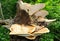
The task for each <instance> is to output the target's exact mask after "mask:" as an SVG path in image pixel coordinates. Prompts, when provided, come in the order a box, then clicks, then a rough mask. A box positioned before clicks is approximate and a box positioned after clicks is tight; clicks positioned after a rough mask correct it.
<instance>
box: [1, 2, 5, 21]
mask: <svg viewBox="0 0 60 41" xmlns="http://www.w3.org/2000/svg"><path fill="white" fill-rule="evenodd" d="M0 11H1V15H2V19H3V20H4V15H3V12H2V7H1V3H0Z"/></svg>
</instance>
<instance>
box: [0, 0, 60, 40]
mask: <svg viewBox="0 0 60 41" xmlns="http://www.w3.org/2000/svg"><path fill="white" fill-rule="evenodd" d="M17 1H18V0H0V2H1V4H2V12H3V14H4V18H5V19H8V18H10V17H12V18H14V16H15V14H16V4H17ZM23 1H24V2H27V3H30V4H38V3H45V4H46V7H45V8H44V9H45V10H47V11H48V12H49V15H47V16H46V18H48V19H57V20H56V21H55V22H52V23H51V24H49V25H48V28H49V29H50V33H46V34H43V35H41V38H40V41H60V0H23ZM1 18H2V16H1V14H0V19H1ZM9 32H10V31H9V30H8V29H6V28H4V27H2V25H0V41H10V40H9V39H10V37H9Z"/></svg>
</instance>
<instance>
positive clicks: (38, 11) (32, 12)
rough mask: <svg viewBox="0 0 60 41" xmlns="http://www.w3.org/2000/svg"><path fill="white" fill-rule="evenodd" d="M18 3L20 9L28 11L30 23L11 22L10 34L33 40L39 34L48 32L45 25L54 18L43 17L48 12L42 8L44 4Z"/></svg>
mask: <svg viewBox="0 0 60 41" xmlns="http://www.w3.org/2000/svg"><path fill="white" fill-rule="evenodd" d="M18 4H19V7H20V9H22V10H25V11H26V12H27V13H28V15H29V17H30V19H31V24H30V25H24V24H12V25H11V27H10V31H11V32H10V35H18V36H23V37H25V38H27V39H31V40H33V39H35V38H36V37H37V36H39V35H41V34H44V33H48V32H50V30H49V29H48V28H47V27H46V26H47V25H48V24H49V23H50V22H52V21H55V19H53V20H48V19H46V18H45V16H46V15H48V12H47V11H46V10H43V8H44V7H45V4H43V3H40V4H35V5H31V4H28V3H23V2H22V1H18ZM22 21H23V20H22ZM24 21H26V20H24Z"/></svg>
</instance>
